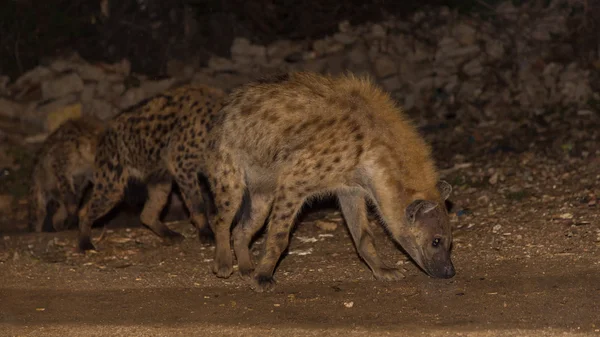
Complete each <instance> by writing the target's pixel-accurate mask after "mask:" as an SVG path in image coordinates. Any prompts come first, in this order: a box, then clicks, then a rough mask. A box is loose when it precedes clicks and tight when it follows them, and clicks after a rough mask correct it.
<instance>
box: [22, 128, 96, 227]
mask: <svg viewBox="0 0 600 337" xmlns="http://www.w3.org/2000/svg"><path fill="white" fill-rule="evenodd" d="M103 128H104V124H103V123H102V121H100V120H99V119H96V118H93V117H84V118H79V119H75V120H69V121H66V122H65V123H63V124H62V125H61V126H59V127H58V128H57V129H56V130H55V131H54V132H52V133H51V134H50V135H49V136H48V138H47V139H46V140H45V141H44V143H43V144H42V146H41V147H40V149H39V152H38V153H37V156H36V162H35V165H34V167H33V173H32V176H31V189H30V196H29V227H30V229H31V230H34V231H36V232H41V231H43V230H47V231H51V230H56V231H60V230H63V229H66V228H68V227H70V226H72V225H75V224H76V223H77V211H78V209H79V205H80V203H81V200H82V196H83V193H84V191H85V189H86V187H88V185H89V184H90V183H91V179H92V175H93V164H94V156H95V154H96V144H97V139H98V135H99V134H100V132H101V131H102V130H103Z"/></svg>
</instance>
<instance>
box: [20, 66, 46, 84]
mask: <svg viewBox="0 0 600 337" xmlns="http://www.w3.org/2000/svg"><path fill="white" fill-rule="evenodd" d="M52 75H53V73H52V71H51V70H50V69H48V68H46V67H42V66H37V67H35V68H33V69H31V70H30V71H28V72H26V73H25V74H23V75H22V76H21V77H19V78H18V79H17V80H16V81H15V86H17V87H23V86H28V85H32V84H39V83H42V81H44V80H46V79H48V78H49V77H51V76H52Z"/></svg>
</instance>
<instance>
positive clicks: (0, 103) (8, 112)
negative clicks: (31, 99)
mask: <svg viewBox="0 0 600 337" xmlns="http://www.w3.org/2000/svg"><path fill="white" fill-rule="evenodd" d="M24 109H25V107H24V106H23V105H22V104H20V103H17V102H13V101H10V100H7V99H4V98H2V97H0V116H2V117H6V118H17V117H19V116H20V115H21V113H23V110H24Z"/></svg>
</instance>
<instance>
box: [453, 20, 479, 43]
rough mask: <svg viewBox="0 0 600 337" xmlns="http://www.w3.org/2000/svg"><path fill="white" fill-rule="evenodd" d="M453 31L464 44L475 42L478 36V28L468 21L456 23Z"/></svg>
mask: <svg viewBox="0 0 600 337" xmlns="http://www.w3.org/2000/svg"><path fill="white" fill-rule="evenodd" d="M453 33H454V37H455V38H456V40H457V41H458V42H459V43H460V44H462V45H472V44H474V43H475V40H476V37H477V30H475V28H474V27H472V26H470V25H468V24H466V23H460V24H458V25H456V26H455V27H454V29H453Z"/></svg>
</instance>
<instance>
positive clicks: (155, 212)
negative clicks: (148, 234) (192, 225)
mask: <svg viewBox="0 0 600 337" xmlns="http://www.w3.org/2000/svg"><path fill="white" fill-rule="evenodd" d="M171 188H172V182H171V181H170V180H169V181H167V182H160V183H150V184H148V200H147V201H146V203H145V204H144V209H143V210H142V213H141V215H140V220H141V221H142V223H143V224H144V225H146V226H148V227H149V228H150V229H151V230H152V231H153V232H154V233H155V234H156V235H158V236H159V237H161V238H163V241H164V242H165V243H168V244H173V243H178V242H181V241H182V240H183V235H181V234H179V233H177V232H176V231H174V230H171V229H169V227H167V226H166V225H165V224H164V223H163V222H162V221H160V212H161V211H162V210H163V208H165V205H166V204H167V201H168V200H169V194H170V193H171Z"/></svg>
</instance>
